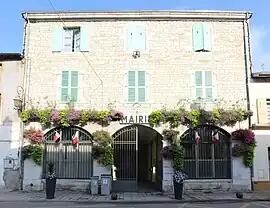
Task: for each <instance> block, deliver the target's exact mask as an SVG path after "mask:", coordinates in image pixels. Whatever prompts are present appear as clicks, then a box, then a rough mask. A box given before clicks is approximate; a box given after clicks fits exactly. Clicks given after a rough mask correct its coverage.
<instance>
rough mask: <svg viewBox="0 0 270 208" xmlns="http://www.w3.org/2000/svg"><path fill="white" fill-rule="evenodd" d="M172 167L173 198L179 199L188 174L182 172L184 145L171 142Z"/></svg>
mask: <svg viewBox="0 0 270 208" xmlns="http://www.w3.org/2000/svg"><path fill="white" fill-rule="evenodd" d="M172 147H173V153H172V167H173V188H174V198H175V199H178V200H181V199H182V196H183V188H184V181H185V180H186V179H187V178H188V176H187V175H186V174H185V173H184V172H183V169H184V147H183V146H182V145H181V144H178V143H176V142H175V143H174V144H172Z"/></svg>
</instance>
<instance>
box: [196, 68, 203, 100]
mask: <svg viewBox="0 0 270 208" xmlns="http://www.w3.org/2000/svg"><path fill="white" fill-rule="evenodd" d="M202 76H203V73H202V72H201V71H196V72H195V91H196V92H195V94H196V95H195V99H196V100H201V99H202V98H203V77H202Z"/></svg>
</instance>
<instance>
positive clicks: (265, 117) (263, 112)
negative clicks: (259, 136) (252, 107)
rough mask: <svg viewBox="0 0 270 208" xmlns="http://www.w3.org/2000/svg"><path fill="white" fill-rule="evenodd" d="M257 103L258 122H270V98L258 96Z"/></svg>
mask: <svg viewBox="0 0 270 208" xmlns="http://www.w3.org/2000/svg"><path fill="white" fill-rule="evenodd" d="M256 105H257V119H258V124H270V99H269V98H257V100H256Z"/></svg>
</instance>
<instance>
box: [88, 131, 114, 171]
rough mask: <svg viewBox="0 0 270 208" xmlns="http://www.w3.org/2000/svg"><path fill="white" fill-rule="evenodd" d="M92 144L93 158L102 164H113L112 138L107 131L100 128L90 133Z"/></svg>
mask: <svg viewBox="0 0 270 208" xmlns="http://www.w3.org/2000/svg"><path fill="white" fill-rule="evenodd" d="M92 136H93V140H94V145H93V148H92V155H93V158H95V159H97V160H98V161H99V163H101V164H103V165H104V166H108V165H113V147H112V143H113V139H112V137H111V136H110V134H109V133H108V132H107V131H104V130H100V131H96V132H94V133H93V134H92Z"/></svg>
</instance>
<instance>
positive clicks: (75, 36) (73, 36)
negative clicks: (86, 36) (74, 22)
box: [63, 28, 81, 52]
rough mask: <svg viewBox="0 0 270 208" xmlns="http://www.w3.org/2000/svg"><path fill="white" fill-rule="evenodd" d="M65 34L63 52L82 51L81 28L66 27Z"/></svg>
mask: <svg viewBox="0 0 270 208" xmlns="http://www.w3.org/2000/svg"><path fill="white" fill-rule="evenodd" d="M63 36H64V37H63V52H75V51H80V42H81V41H80V37H81V31H80V28H66V29H64V33H63Z"/></svg>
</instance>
